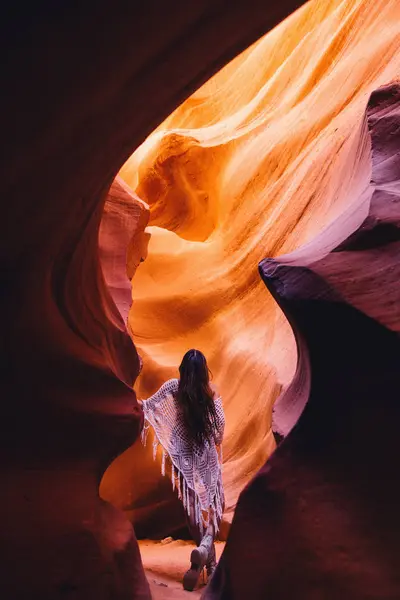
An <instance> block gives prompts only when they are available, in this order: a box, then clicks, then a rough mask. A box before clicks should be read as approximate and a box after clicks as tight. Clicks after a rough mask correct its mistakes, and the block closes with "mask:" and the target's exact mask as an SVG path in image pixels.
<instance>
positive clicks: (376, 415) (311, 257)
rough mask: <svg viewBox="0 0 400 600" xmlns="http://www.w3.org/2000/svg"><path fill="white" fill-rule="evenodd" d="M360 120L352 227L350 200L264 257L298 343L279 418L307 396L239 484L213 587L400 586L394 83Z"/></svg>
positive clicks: (368, 593) (398, 161)
mask: <svg viewBox="0 0 400 600" xmlns="http://www.w3.org/2000/svg"><path fill="white" fill-rule="evenodd" d="M367 126H368V131H369V135H370V137H371V141H372V155H371V158H372V173H371V181H370V185H369V186H368V192H367V193H363V194H361V195H360V196H359V197H358V198H357V197H355V198H354V205H355V207H357V212H358V213H359V216H361V214H362V213H364V216H363V218H362V219H361V222H360V223H359V225H358V227H357V228H356V230H355V231H354V232H351V233H350V235H349V233H348V232H347V233H346V234H345V236H343V232H344V231H346V230H347V223H348V222H349V220H350V221H352V219H353V218H354V215H352V216H350V214H349V212H347V214H346V212H344V213H342V214H341V215H340V216H339V217H338V218H337V219H336V220H335V221H334V222H333V223H332V225H331V226H330V227H329V228H328V229H327V230H326V231H324V232H323V233H322V234H321V235H320V236H318V237H316V238H315V239H314V240H313V241H312V242H311V243H310V244H309V245H308V246H307V247H306V248H303V249H300V250H299V251H297V252H293V253H292V254H289V255H287V256H282V257H280V258H278V259H275V260H273V259H265V260H263V261H262V262H261V263H260V273H261V276H262V278H263V280H264V281H265V283H266V285H267V286H268V288H269V289H270V291H271V293H272V294H273V295H274V296H275V298H276V300H277V302H278V303H279V304H280V306H281V308H282V309H283V310H284V312H285V314H286V315H287V316H288V318H289V319H290V321H291V323H292V326H293V329H294V332H295V335H296V338H297V341H298V347H299V364H298V372H297V376H296V378H295V380H294V382H293V384H292V386H291V387H290V388H289V389H288V390H287V393H286V395H285V396H283V397H282V400H281V402H282V404H283V405H284V406H285V409H286V410H285V411H281V412H280V419H281V425H282V426H285V424H286V422H285V418H283V417H286V421H287V419H288V418H289V417H290V412H291V410H294V411H295V412H296V414H297V412H298V407H297V401H298V398H299V396H298V391H299V389H300V390H301V389H303V388H306V389H307V390H308V393H307V397H308V401H307V403H306V405H305V408H304V410H303V412H302V414H301V417H300V419H299V420H298V422H297V423H296V425H295V426H294V428H293V429H292V430H291V432H290V434H289V435H288V436H287V437H286V439H285V440H284V441H283V443H282V444H281V445H280V446H279V447H278V449H277V450H276V452H275V453H274V454H273V456H272V457H271V459H270V460H269V461H268V463H267V464H266V465H265V466H264V467H263V468H262V469H261V470H260V471H259V473H258V474H257V476H256V478H255V479H254V480H253V481H252V482H251V484H250V485H249V486H248V487H247V489H246V490H245V491H244V492H243V493H242V495H241V497H240V499H239V502H238V505H237V509H236V512H235V517H234V522H233V525H232V528H231V531H230V536H229V539H228V542H227V544H226V546H225V550H224V553H223V555H222V559H221V561H220V563H219V565H218V569H217V572H216V574H215V577H214V579H213V581H212V583H211V585H210V587H209V589H208V591H207V593H206V594H205V598H207V599H208V600H211V599H214V600H215V599H217V598H219V599H221V598H224V599H225V598H226V599H228V598H229V599H230V600H235V599H236V598H238V599H239V598H244V597H250V598H254V599H256V600H257V599H260V600H261V599H264V598H266V597H269V595H270V596H271V597H274V598H285V599H286V598H288V599H289V598H298V599H301V600H303V599H304V600H308V599H309V598H324V599H326V600H336V599H337V598H343V599H344V600H364V599H365V598H369V599H374V600H375V599H376V600H378V599H382V598H384V599H393V600H394V599H395V598H398V597H400V579H399V568H400V556H399V553H398V536H399V532H400V513H399V510H398V506H399V502H400V476H399V473H398V468H397V457H398V455H399V452H400V442H399V437H398V435H397V428H398V423H399V418H400V403H399V388H400V369H399V365H400V338H399V331H400V308H399V307H400V286H399V278H400V266H399V265H400V262H399V261H400V153H399V148H400V138H399V136H398V135H397V132H398V131H399V130H400V85H399V84H393V85H389V86H386V87H383V88H381V89H379V90H378V91H376V92H374V93H373V94H372V97H371V100H370V102H369V105H368V110H367ZM364 135H366V132H365V130H364V131H363V133H362V136H364ZM360 141H362V140H360ZM352 229H353V227H352ZM343 238H344V239H343ZM299 382H300V385H299ZM300 398H301V396H300ZM244 556H245V557H246V559H245V560H243V557H244Z"/></svg>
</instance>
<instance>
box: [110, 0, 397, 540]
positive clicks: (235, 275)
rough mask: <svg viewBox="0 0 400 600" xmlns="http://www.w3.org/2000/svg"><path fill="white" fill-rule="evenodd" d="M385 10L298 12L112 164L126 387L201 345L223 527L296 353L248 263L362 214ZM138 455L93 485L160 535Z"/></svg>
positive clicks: (154, 378) (369, 4) (351, 4)
mask: <svg viewBox="0 0 400 600" xmlns="http://www.w3.org/2000/svg"><path fill="white" fill-rule="evenodd" d="M399 17H400V7H399V4H398V3H397V2H385V3H379V2H375V1H372V0H371V1H365V0H359V1H354V0H347V1H342V0H337V1H329V2H328V1H312V2H310V3H308V4H307V5H305V6H304V7H303V8H301V9H299V10H298V11H297V12H296V13H294V14H293V15H291V16H290V17H288V18H287V19H286V20H285V21H284V22H283V23H281V24H280V25H279V26H277V27H276V28H275V29H274V30H273V31H271V32H270V33H268V34H267V35H265V36H264V37H263V38H262V39H260V40H259V41H258V42H256V43H255V44H254V45H253V46H251V47H250V48H249V49H247V50H246V51H245V52H243V53H242V54H241V55H240V56H238V57H237V58H236V59H234V60H233V61H232V62H231V63H230V64H229V65H227V66H226V67H225V68H224V69H223V70H222V71H220V72H219V73H218V74H216V75H215V76H214V77H213V78H212V79H210V81H208V82H207V83H206V84H205V85H203V86H202V87H201V88H200V89H199V90H198V91H197V92H195V93H194V94H193V95H192V96H191V97H190V98H188V99H187V100H186V101H185V102H184V103H183V104H182V105H181V106H180V107H179V108H178V109H176V110H175V112H174V113H172V114H171V116H170V117H168V118H167V119H166V120H165V121H164V122H163V123H162V124H161V125H160V126H159V127H158V128H157V129H156V130H155V131H154V132H153V133H152V134H151V135H150V136H149V137H148V138H147V140H146V141H145V142H144V143H143V144H142V146H140V148H138V150H137V151H136V152H135V153H134V154H133V155H132V156H131V158H130V159H129V160H128V161H127V162H126V164H125V165H124V166H123V168H122V169H121V171H120V177H121V178H122V179H123V180H124V181H125V182H126V184H128V185H129V186H130V188H131V189H132V190H134V192H135V193H136V194H137V195H138V196H139V197H140V198H141V199H142V200H144V201H145V202H146V203H148V206H149V209H150V219H149V225H150V226H149V228H148V229H147V231H148V232H149V233H150V234H151V239H150V243H149V253H148V257H147V260H146V262H145V263H143V264H142V265H141V266H140V268H139V269H138V271H137V272H136V274H135V276H134V279H133V305H132V309H131V311H130V314H129V326H130V329H131V331H132V333H133V339H134V341H135V344H136V347H137V349H138V352H139V354H140V355H141V356H142V358H143V361H144V368H143V372H142V374H141V376H140V378H139V380H138V383H137V385H136V388H135V389H136V390H137V393H138V396H139V397H147V396H148V395H150V394H151V393H153V392H154V391H155V390H156V389H157V387H158V386H159V385H160V384H161V383H162V382H163V381H165V380H166V379H168V378H170V377H175V376H177V367H178V365H179V362H180V359H181V357H182V355H183V354H184V352H185V351H186V350H188V349H189V348H191V347H199V348H200V349H201V350H203V351H204V352H205V354H206V355H207V357H208V359H209V362H210V366H211V370H212V373H213V375H214V379H215V381H216V382H217V384H218V386H219V387H220V389H221V392H222V396H223V398H224V404H225V410H226V414H227V429H226V434H225V442H224V483H225V486H226V499H227V510H226V514H225V518H226V519H227V520H231V518H232V515H233V510H234V507H235V504H236V501H237V497H238V494H239V492H240V491H241V489H242V488H243V487H244V485H245V484H246V483H247V482H248V481H249V479H250V478H251V477H252V476H253V475H254V474H255V472H256V471H257V470H258V469H259V468H260V467H261V466H262V465H263V464H264V462H265V460H266V459H267V458H268V456H269V455H270V454H271V452H272V451H273V450H274V448H275V442H274V438H273V435H272V431H271V412H272V406H273V404H274V402H275V400H276V399H277V397H278V395H279V394H280V392H281V390H282V386H287V385H288V384H289V383H290V381H291V379H292V377H293V374H294V371H295V368H296V360H297V357H296V345H295V341H294V337H293V334H292V331H291V328H290V326H289V324H288V322H287V321H286V319H285V318H284V316H283V314H282V312H281V311H280V309H279V308H278V306H277V304H276V302H275V300H274V299H273V298H272V296H271V295H270V294H269V293H268V292H267V291H266V289H265V285H264V283H263V282H262V281H261V279H260V277H259V274H258V270H257V266H258V263H259V261H260V260H261V259H263V258H264V257H266V256H268V257H276V256H281V255H284V254H287V253H289V252H292V251H293V250H296V249H297V248H299V247H303V246H304V245H306V244H307V243H309V242H310V241H312V240H313V239H314V238H315V237H316V236H317V235H318V234H319V233H320V232H321V231H322V230H324V229H325V228H326V227H328V226H329V225H330V224H331V223H332V222H333V221H335V219H336V218H337V217H338V216H339V215H343V213H346V215H347V217H346V218H345V219H344V223H343V225H342V227H341V228H340V229H339V230H338V231H336V232H333V233H329V230H328V232H327V233H326V234H325V236H324V237H323V238H322V241H321V246H320V248H319V250H318V252H319V253H320V255H321V256H323V255H324V254H326V253H327V252H328V251H329V250H330V249H331V248H333V247H334V246H335V245H337V244H338V243H339V242H340V241H342V240H343V239H345V238H346V237H347V235H348V233H349V232H351V231H352V230H354V229H355V227H357V226H358V225H359V224H360V223H361V222H362V220H363V219H364V218H365V217H366V215H367V212H368V208H367V204H366V203H365V201H366V199H367V197H368V195H369V196H370V194H371V192H370V189H369V182H370V179H371V165H370V140H369V134H368V131H367V128H366V125H365V123H364V113H365V108H366V105H367V102H368V98H369V96H370V94H371V92H372V91H373V90H374V89H376V88H377V87H379V86H380V85H382V84H384V83H387V82H389V81H391V80H393V79H395V78H397V77H398V76H399V75H400V53H399V34H400V26H399V24H398V22H399ZM302 406H303V405H302V403H301V402H299V403H298V406H297V407H296V408H294V409H293V410H292V411H291V412H290V414H289V413H288V411H285V406H283V407H281V408H280V409H279V405H278V406H277V407H276V413H275V414H276V423H275V430H276V431H278V432H280V433H282V434H283V435H285V434H286V433H288V430H289V429H290V428H291V427H292V426H293V424H294V423H295V421H296V420H297V418H298V416H299V414H300V412H301V409H302ZM139 457H140V460H138V458H139ZM151 461H152V450H151V448H149V449H148V451H147V453H146V456H145V457H144V456H143V451H142V449H141V448H135V449H132V450H130V451H129V452H127V453H126V454H125V455H124V456H123V457H120V458H119V459H118V460H117V463H116V464H115V465H113V467H112V468H111V469H110V471H109V472H108V473H107V475H106V477H105V479H104V482H103V487H102V491H103V493H104V495H105V497H107V498H109V499H111V500H112V501H113V502H116V503H117V504H118V505H119V506H121V507H124V508H128V509H133V517H134V519H136V520H137V521H138V523H137V527H138V530H139V531H142V529H141V526H140V522H141V521H142V520H143V519H144V515H145V514H146V520H147V519H148V521H149V523H151V525H152V527H155V529H152V527H148V528H146V527H145V528H144V533H145V534H149V533H151V534H155V533H164V534H166V533H168V532H169V529H168V528H169V527H171V528H172V529H173V528H174V526H175V522H174V518H173V516H172V508H171V509H170V512H169V515H170V522H169V523H168V518H166V515H168V512H166V511H167V505H168V502H170V503H173V502H174V498H173V497H172V496H171V497H170V499H169V500H168V501H167V500H166V489H165V484H164V483H163V482H161V481H160V477H161V475H160V469H159V467H157V466H153V465H152V464H151ZM144 464H146V474H143V472H142V470H143V465H144ZM139 465H140V466H139ZM137 471H140V477H141V479H142V481H146V485H144V487H143V491H142V492H140V491H139V490H138V488H137V486H133V484H132V477H134V479H135V480H137V479H138V474H137ZM146 506H147V508H148V511H147V512H146V510H145V507H146ZM135 507H140V508H138V509H137V510H135ZM160 522H161V523H162V526H161V530H159V531H157V528H158V527H160V525H159V524H160Z"/></svg>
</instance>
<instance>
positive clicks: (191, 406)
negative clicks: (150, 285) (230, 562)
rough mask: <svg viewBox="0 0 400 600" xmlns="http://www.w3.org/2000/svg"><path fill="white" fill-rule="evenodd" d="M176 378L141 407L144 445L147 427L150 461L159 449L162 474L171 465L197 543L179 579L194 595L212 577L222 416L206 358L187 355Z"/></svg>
mask: <svg viewBox="0 0 400 600" xmlns="http://www.w3.org/2000/svg"><path fill="white" fill-rule="evenodd" d="M179 374H180V378H179V379H170V380H169V381H167V382H166V383H164V384H163V385H162V386H161V387H160V389H159V390H158V391H157V392H156V393H155V394H154V396H151V398H149V399H148V400H143V401H142V402H141V404H142V406H143V411H144V416H145V425H144V429H143V433H142V441H143V442H144V443H146V437H147V431H148V429H149V427H150V426H151V427H152V428H153V430H154V433H155V437H154V444H153V456H154V458H155V456H156V453H157V447H158V445H159V444H160V445H161V447H162V466H161V471H162V473H163V475H164V474H165V462H166V459H167V458H168V459H169V461H170V464H171V479H172V486H173V488H174V489H175V487H177V489H178V495H179V498H180V499H181V500H182V502H183V506H184V508H185V510H186V513H187V520H188V525H189V529H190V533H191V535H192V537H193V539H194V541H195V543H196V544H197V548H195V549H194V550H193V551H192V554H191V557H190V560H191V566H190V569H189V570H188V571H187V572H186V573H185V575H184V578H183V586H184V588H185V589H186V590H193V589H194V588H195V587H196V584H197V582H198V579H199V577H200V574H201V572H202V570H203V567H204V566H206V568H207V574H208V576H209V577H210V576H211V575H212V573H213V572H214V570H215V566H216V559H215V545H214V540H215V537H216V535H217V533H218V530H219V525H220V522H221V518H222V513H223V510H224V492H223V486H222V475H221V466H222V457H221V453H218V451H217V447H218V446H220V445H221V443H222V438H223V435H224V427H225V417H224V411H223V408H222V401H221V397H220V395H219V394H218V392H217V389H216V388H215V386H214V385H213V384H211V383H210V379H209V369H208V366H207V361H206V358H205V356H204V354H202V353H201V352H200V351H199V350H189V351H188V352H186V354H185V356H184V357H183V359H182V362H181V365H180V367H179Z"/></svg>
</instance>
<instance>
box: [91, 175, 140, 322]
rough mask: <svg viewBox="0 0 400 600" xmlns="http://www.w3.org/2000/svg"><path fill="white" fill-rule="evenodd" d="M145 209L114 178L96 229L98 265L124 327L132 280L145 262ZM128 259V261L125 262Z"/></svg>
mask: <svg viewBox="0 0 400 600" xmlns="http://www.w3.org/2000/svg"><path fill="white" fill-rule="evenodd" d="M149 216H150V213H149V207H148V205H147V204H146V203H145V202H143V201H142V200H140V198H139V197H138V196H137V195H136V194H134V193H133V192H132V190H131V189H130V188H129V186H127V185H126V183H125V182H124V181H123V180H122V179H121V178H120V177H116V179H114V181H113V182H112V184H111V188H110V189H109V191H108V194H107V198H106V201H105V204H104V209H103V216H102V219H101V223H100V230H99V252H100V262H101V266H102V270H103V274H104V278H105V281H106V284H107V287H108V290H109V291H110V293H111V296H112V298H113V300H114V302H115V305H116V306H117V308H118V311H119V313H120V315H121V317H122V320H123V323H124V327H125V324H126V323H127V320H128V313H129V309H130V307H131V304H132V284H131V283H130V282H131V281H132V278H133V276H134V274H135V272H136V269H137V268H138V266H139V265H140V263H141V262H143V261H144V260H145V259H146V256H147V246H148V243H149V239H150V234H149V233H147V232H146V231H145V229H146V226H147V224H148V222H149ZM128 256H129V259H128Z"/></svg>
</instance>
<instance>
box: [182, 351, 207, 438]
mask: <svg viewBox="0 0 400 600" xmlns="http://www.w3.org/2000/svg"><path fill="white" fill-rule="evenodd" d="M179 374H180V380H179V387H178V394H177V400H178V403H179V405H180V406H181V407H182V411H183V417H184V423H185V425H186V429H187V431H188V433H189V435H190V437H191V439H192V440H193V441H194V442H196V443H197V444H199V445H201V444H203V443H204V442H205V441H206V440H209V441H211V440H212V438H213V437H214V435H215V431H216V427H217V415H216V410H215V403H214V394H213V392H212V389H211V387H210V371H209V368H208V366H207V361H206V357H205V356H204V354H203V353H202V352H200V350H194V349H193V350H189V351H188V352H186V354H185V356H184V357H183V359H182V362H181V364H180V367H179Z"/></svg>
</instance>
